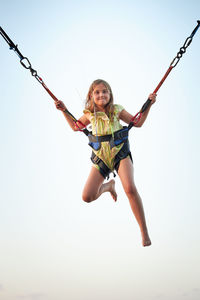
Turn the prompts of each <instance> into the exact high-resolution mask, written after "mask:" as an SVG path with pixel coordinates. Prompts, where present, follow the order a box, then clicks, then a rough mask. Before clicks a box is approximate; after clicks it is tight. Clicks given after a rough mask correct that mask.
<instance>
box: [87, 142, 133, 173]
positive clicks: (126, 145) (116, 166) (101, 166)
mask: <svg viewBox="0 0 200 300" xmlns="http://www.w3.org/2000/svg"><path fill="white" fill-rule="evenodd" d="M127 156H129V157H130V159H131V161H132V162H133V159H132V155H131V152H130V147H129V141H128V140H127V141H126V142H124V145H123V147H122V148H121V150H120V151H119V152H118V153H117V155H116V156H115V160H114V169H115V170H116V171H117V172H118V170H119V165H120V162H121V160H122V159H124V158H126V157H127ZM91 160H92V162H93V163H94V164H96V165H98V166H99V172H100V173H101V175H102V176H103V177H104V178H109V174H110V173H111V172H113V171H112V170H110V169H109V168H108V167H107V165H106V164H105V163H104V162H103V161H102V160H101V159H100V158H99V157H98V156H96V154H95V153H94V152H92V156H91Z"/></svg>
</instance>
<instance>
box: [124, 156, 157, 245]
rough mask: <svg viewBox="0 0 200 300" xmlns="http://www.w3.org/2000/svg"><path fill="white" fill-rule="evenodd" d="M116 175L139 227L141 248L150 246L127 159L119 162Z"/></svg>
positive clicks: (130, 164) (142, 211)
mask: <svg viewBox="0 0 200 300" xmlns="http://www.w3.org/2000/svg"><path fill="white" fill-rule="evenodd" d="M118 174H119V177H120V180H121V182H122V185H123V188H124V191H125V193H126V195H127V197H128V199H129V202H130V205H131V209H132V211H133V213H134V215H135V218H136V220H137V222H138V224H139V226H140V230H141V234H142V243H143V246H150V245H151V240H150V238H149V234H148V230H147V226H146V221H145V215H144V209H143V205H142V200H141V198H140V195H139V194H138V191H137V189H136V186H135V183H134V178H133V164H132V162H131V160H130V158H129V157H127V158H125V159H123V160H121V162H120V166H119V170H118Z"/></svg>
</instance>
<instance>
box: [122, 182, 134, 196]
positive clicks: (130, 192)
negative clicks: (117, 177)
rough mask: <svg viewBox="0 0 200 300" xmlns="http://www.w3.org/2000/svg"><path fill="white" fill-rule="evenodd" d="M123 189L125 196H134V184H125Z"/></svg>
mask: <svg viewBox="0 0 200 300" xmlns="http://www.w3.org/2000/svg"><path fill="white" fill-rule="evenodd" d="M124 191H125V193H126V195H127V196H131V197H135V196H136V195H137V189H136V187H135V186H134V185H127V186H125V187H124Z"/></svg>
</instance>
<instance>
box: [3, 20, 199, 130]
mask: <svg viewBox="0 0 200 300" xmlns="http://www.w3.org/2000/svg"><path fill="white" fill-rule="evenodd" d="M199 27H200V21H199V20H198V21H197V25H196V27H195V28H194V30H193V31H192V33H191V35H190V36H189V37H187V39H186V40H185V42H184V44H183V46H182V47H181V48H180V50H179V52H178V53H177V55H176V56H175V58H174V59H173V60H172V62H171V63H170V65H169V68H168V69H167V71H166V73H165V74H164V76H163V78H162V79H161V81H160V82H159V84H158V85H157V87H156V88H155V90H154V91H153V93H157V92H158V90H159V89H160V87H161V86H162V84H163V83H164V81H165V80H166V78H167V77H168V75H169V74H170V72H171V71H172V69H174V68H175V67H176V66H177V64H178V63H179V61H180V59H181V57H182V56H183V54H184V53H185V52H186V50H187V48H188V47H189V45H190V44H191V42H192V40H193V37H194V35H195V33H196V32H197V30H198V29H199ZM0 34H1V36H2V37H3V38H4V40H5V41H6V42H7V43H8V45H9V47H10V50H14V52H15V53H16V54H17V55H18V57H19V58H20V63H21V65H22V66H23V67H24V68H25V69H28V70H30V72H31V75H32V76H33V77H35V78H36V79H37V81H38V82H39V83H40V84H41V85H42V86H43V88H44V89H45V90H46V91H47V93H48V94H49V95H50V96H51V98H52V99H53V100H54V101H58V99H57V97H56V96H55V95H54V94H53V93H52V92H51V91H50V89H49V88H48V87H47V86H46V84H45V83H44V81H43V79H42V78H41V77H40V76H39V75H38V74H37V71H36V70H34V69H33V68H32V65H31V63H30V61H29V59H28V58H27V57H25V56H23V55H22V53H21V52H20V51H19V49H18V45H17V44H16V45H15V44H14V43H13V41H12V40H11V39H10V37H9V36H8V35H7V33H6V32H5V31H4V30H3V28H2V27H0ZM150 104H151V100H150V99H147V101H146V102H145V103H144V105H143V106H142V108H141V109H140V111H139V112H138V113H137V114H136V115H135V116H134V117H133V118H132V119H131V122H130V124H129V125H128V130H130V129H131V128H132V127H133V126H134V125H136V124H137V123H138V122H139V120H140V119H141V117H142V114H143V113H144V112H145V111H146V110H147V109H148V107H149V106H150ZM65 113H67V114H68V115H69V116H70V117H71V119H72V120H73V122H74V124H75V126H76V127H77V129H78V130H79V131H82V132H83V133H84V134H85V135H87V136H88V135H90V134H91V133H90V132H89V131H88V129H87V128H86V127H85V125H84V124H83V123H82V122H81V121H79V120H77V119H76V118H75V117H74V116H73V115H72V114H71V113H70V112H69V111H68V110H67V109H66V110H65ZM80 126H81V127H80Z"/></svg>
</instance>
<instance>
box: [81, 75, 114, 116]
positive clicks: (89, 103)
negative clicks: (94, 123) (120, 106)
mask: <svg viewBox="0 0 200 300" xmlns="http://www.w3.org/2000/svg"><path fill="white" fill-rule="evenodd" d="M101 83H102V84H103V85H105V87H106V89H107V90H108V91H109V93H110V101H109V102H108V104H107V105H106V107H105V109H106V114H107V116H108V117H109V118H111V119H113V115H114V104H113V93H112V90H111V87H110V85H109V84H108V82H106V81H105V80H103V79H96V80H94V81H93V82H92V84H91V85H90V88H89V91H88V94H87V98H86V101H85V109H88V110H89V111H91V112H92V113H94V101H93V98H92V92H93V91H94V89H95V87H96V86H97V85H99V84H101Z"/></svg>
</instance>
